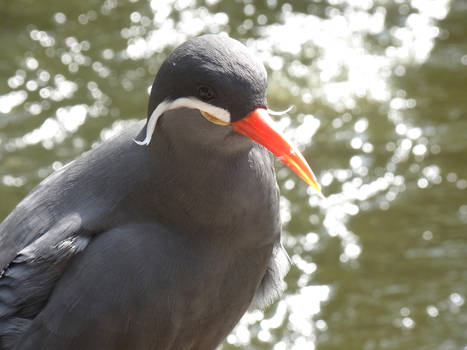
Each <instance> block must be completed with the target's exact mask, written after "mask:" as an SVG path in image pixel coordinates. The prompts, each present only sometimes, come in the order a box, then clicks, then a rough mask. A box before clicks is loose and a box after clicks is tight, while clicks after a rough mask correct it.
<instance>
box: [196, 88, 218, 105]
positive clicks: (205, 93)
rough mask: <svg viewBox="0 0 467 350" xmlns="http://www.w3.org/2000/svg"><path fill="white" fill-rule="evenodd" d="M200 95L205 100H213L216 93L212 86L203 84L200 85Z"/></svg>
mask: <svg viewBox="0 0 467 350" xmlns="http://www.w3.org/2000/svg"><path fill="white" fill-rule="evenodd" d="M198 96H199V98H201V99H202V100H203V101H209V100H212V99H213V98H214V97H216V94H215V92H214V90H213V89H212V88H211V87H209V86H206V85H201V86H199V87H198Z"/></svg>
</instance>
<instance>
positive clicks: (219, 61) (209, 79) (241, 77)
mask: <svg viewBox="0 0 467 350" xmlns="http://www.w3.org/2000/svg"><path fill="white" fill-rule="evenodd" d="M266 88H267V75H266V70H265V69H264V66H263V64H262V63H261V62H260V61H259V60H258V58H257V57H255V56H254V55H253V54H252V53H251V52H250V51H249V50H248V49H247V48H246V46H244V45H243V44H241V43H240V42H239V41H237V40H234V39H231V38H229V37H227V36H224V35H211V34H210V35H203V36H200V37H197V38H193V39H190V40H188V41H186V42H185V43H183V44H182V45H180V46H178V47H177V48H176V49H175V50H174V51H172V53H171V54H170V55H169V56H168V57H167V59H166V60H165V61H164V63H163V64H162V66H161V68H160V70H159V72H158V73H157V75H156V79H155V80H154V84H153V86H152V91H151V96H150V99H149V106H148V117H149V116H150V115H151V114H152V112H153V110H154V109H155V108H156V107H157V106H158V105H159V104H160V103H161V102H162V101H164V100H172V101H173V100H175V99H177V98H180V97H196V98H198V99H200V100H202V101H205V102H207V103H209V104H212V105H215V106H217V107H221V108H223V109H226V110H228V111H229V112H230V119H231V121H232V122H234V121H237V120H240V119H242V118H244V117H246V116H247V115H248V114H249V113H250V112H252V111H253V110H254V109H256V108H258V107H266Z"/></svg>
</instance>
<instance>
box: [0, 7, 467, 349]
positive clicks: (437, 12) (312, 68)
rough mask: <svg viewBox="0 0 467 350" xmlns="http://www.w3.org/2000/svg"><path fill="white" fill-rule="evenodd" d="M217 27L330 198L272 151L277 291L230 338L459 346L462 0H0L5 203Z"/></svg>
mask: <svg viewBox="0 0 467 350" xmlns="http://www.w3.org/2000/svg"><path fill="white" fill-rule="evenodd" d="M218 32H225V33H228V34H229V35H230V36H232V37H234V38H237V39H239V40H241V41H242V42H243V43H245V44H246V45H247V46H249V47H250V48H251V49H252V50H254V51H255V52H257V54H258V55H259V56H260V57H261V58H262V60H263V61H264V63H265V65H266V67H267V70H268V73H269V86H270V87H269V95H268V99H269V104H270V107H271V108H272V109H276V110H281V109H285V108H286V107H288V106H289V105H291V104H293V105H295V109H294V110H293V111H291V112H289V113H288V115H287V116H285V117H283V118H281V119H280V121H279V124H280V127H281V128H283V129H284V130H286V132H287V133H288V134H289V135H290V137H291V138H293V139H294V140H295V141H296V142H297V143H298V144H299V145H300V147H301V148H302V149H303V151H304V154H305V156H306V158H307V159H308V160H309V161H310V163H311V165H312V167H313V169H314V170H315V173H316V174H317V175H318V177H319V179H320V181H321V184H322V186H323V191H324V193H325V195H326V199H325V200H319V199H318V198H317V197H316V196H315V195H313V193H312V191H311V190H310V189H309V188H307V187H306V185H305V184H304V183H303V182H301V181H300V180H299V179H298V177H297V176H296V175H295V174H293V173H292V172H291V171H289V170H288V169H286V168H284V167H282V165H281V164H280V163H279V162H278V163H277V169H278V177H279V180H280V186H281V189H282V195H283V201H282V218H283V221H284V244H285V246H286V248H287V250H288V252H289V254H290V256H291V259H292V261H293V263H294V264H293V266H292V269H291V271H290V273H289V275H288V277H287V289H286V292H285V294H284V295H283V297H282V298H281V300H279V301H278V302H276V303H275V304H273V305H272V306H271V307H269V308H268V309H266V310H263V311H259V310H251V311H250V312H249V313H248V314H247V315H245V317H244V318H243V319H242V321H241V322H240V324H239V325H238V326H237V327H236V329H235V330H234V332H233V333H232V334H231V335H230V336H229V337H228V338H227V340H226V343H225V344H224V345H223V347H222V349H223V350H232V349H240V348H241V349H252V350H253V349H254V350H259V349H273V350H285V349H293V350H313V349H319V350H327V349H346V350H353V349H355V350H357V349H358V350H360V349H361V350H370V349H424V350H425V349H427V350H428V349H443V350H450V349H464V350H466V349H467V307H466V304H465V298H466V297H467V232H466V231H467V34H466V33H467V1H465V0H397V1H389V0H313V1H304V0H302V1H294V2H285V1H282V0H266V1H251V0H205V1H202V0H198V1H196V0H164V1H162V0H153V1H143V0H139V1H138V0H132V1H123V0H105V1H98V0H82V1H74V2H71V1H57V0H41V1H33V0H15V1H8V0H0V44H1V45H0V47H1V50H0V219H3V218H4V217H5V216H6V215H7V214H8V213H9V212H10V211H11V210H12V209H13V207H14V206H15V205H16V204H17V203H18V202H19V201H20V200H21V199H22V198H23V197H24V196H25V195H26V194H27V193H28V192H29V191H30V190H31V189H32V187H33V186H35V185H36V184H37V183H38V182H40V181H41V180H42V179H43V178H45V177H46V176H47V175H49V174H50V173H51V172H53V171H54V170H56V169H59V168H60V167H62V166H63V165H64V164H66V163H67V162H69V161H71V160H73V159H74V158H75V157H77V156H78V155H79V154H81V153H82V152H83V151H85V150H87V149H89V148H91V147H93V146H94V145H96V144H98V143H100V142H102V141H103V140H105V139H107V138H109V137H111V135H113V134H115V133H116V132H118V131H119V130H121V129H123V128H125V127H126V126H127V125H128V123H130V122H132V121H134V120H137V119H141V118H144V117H145V116H146V115H145V113H146V103H147V98H148V89H149V86H150V85H151V83H152V80H153V78H154V75H155V73H156V72H157V70H158V67H159V65H160V64H161V62H162V60H163V59H164V57H165V56H166V55H167V54H168V53H169V52H170V50H171V49H172V48H173V47H174V46H176V45H178V44H180V43H181V42H183V41H184V40H185V39H186V38H188V37H192V36H196V35H199V34H202V33H218Z"/></svg>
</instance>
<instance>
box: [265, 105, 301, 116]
mask: <svg viewBox="0 0 467 350" xmlns="http://www.w3.org/2000/svg"><path fill="white" fill-rule="evenodd" d="M294 107H295V106H293V105H292V106H290V107H289V108H287V109H285V110H283V111H277V112H276V111H273V110H272V109H269V108H268V113H269V114H270V115H284V114H286V113H289V112H290V111H291V110H292V109H294Z"/></svg>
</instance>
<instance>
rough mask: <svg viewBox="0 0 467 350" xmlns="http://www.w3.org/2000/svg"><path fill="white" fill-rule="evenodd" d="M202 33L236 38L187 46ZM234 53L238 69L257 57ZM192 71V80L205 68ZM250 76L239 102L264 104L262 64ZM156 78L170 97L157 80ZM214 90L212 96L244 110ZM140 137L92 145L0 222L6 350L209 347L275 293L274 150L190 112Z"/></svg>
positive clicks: (1, 325)
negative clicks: (253, 306) (144, 141)
mask: <svg viewBox="0 0 467 350" xmlns="http://www.w3.org/2000/svg"><path fill="white" fill-rule="evenodd" d="M199 40H202V41H203V40H204V41H206V43H205V44H204V45H207V46H209V45H213V47H215V48H216V50H220V51H219V52H220V53H222V50H223V48H222V45H220V48H219V44H218V42H219V40H220V42H222V43H223V45H224V46H228V45H229V42H230V41H232V42H233V40H232V39H228V38H221V39H219V37H218V36H205V37H202V38H201V39H199V38H198V39H195V40H194V41H191V42H190V43H191V44H193V42H194V43H196V42H197V41H199ZM185 45H187V44H185ZM235 45H238V44H237V43H236V44H235ZM188 46H189V45H188ZM179 50H180V49H179ZM175 52H176V57H177V59H180V56H179V55H180V53H178V54H177V51H175ZM200 52H202V53H203V54H204V53H205V52H206V51H205V50H203V49H200ZM245 52H246V51H245ZM189 54H190V55H191V56H193V55H195V54H196V49H195V50H191V51H190V52H189ZM216 55H217V56H218V55H219V54H216ZM216 55H214V57H217V56H216ZM242 55H243V53H242ZM235 59H237V61H238V62H237V61H235ZM235 59H233V60H230V61H227V62H228V64H230V65H232V67H230V68H229V69H230V70H232V69H234V68H235V67H236V66H237V65H238V64H239V62H247V63H246V65H247V66H248V67H254V66H255V65H256V63H251V62H250V61H249V60H248V59H247V58H245V57H243V56H242V57H241V58H239V57H237V56H235ZM169 61H170V60H169ZM216 64H217V63H216ZM197 68H199V72H198V73H196V74H194V75H192V76H191V78H190V79H192V80H193V81H196V84H198V83H199V81H198V80H201V79H202V77H203V72H206V70H205V69H203V68H200V67H197ZM237 68H238V67H237ZM207 69H208V71H209V72H211V71H212V70H211V69H209V68H207ZM263 70H264V68H263ZM218 72H221V69H220V68H219V67H218ZM253 73H255V71H253V70H252V71H251V72H249V73H248V74H247V75H246V76H248V75H253V76H254V78H251V79H250V80H251V81H252V83H251V84H252V87H251V91H256V95H254V96H251V98H249V97H248V96H247V95H245V96H244V95H242V94H239V95H238V96H240V97H238V98H239V101H237V102H238V104H240V105H243V106H245V105H248V104H250V105H251V106H253V107H257V104H258V103H259V102H258V101H260V100H262V101H263V102H264V101H265V97H264V92H265V86H264V89H263V90H261V89H262V88H258V81H262V80H263V78H264V77H263V75H262V74H263V73H264V72H263V71H261V70H259V71H258V74H256V75H255V74H253ZM164 74H166V72H165V71H164V70H163V68H161V72H160V73H159V75H164ZM216 74H218V73H216ZM217 79H218V80H219V79H220V77H219V78H217ZM232 79H234V80H235V78H232ZM248 79H249V78H248V77H246V78H245V76H242V77H241V78H238V79H237V82H238V80H240V82H238V83H239V84H240V85H242V86H243V85H244V84H247V83H248ZM224 83H225V82H222V83H220V82H219V81H217V80H216V79H214V80H211V81H209V84H210V85H212V86H213V87H214V88H216V89H217V88H218V87H219V84H221V85H222V86H223V84H224ZM178 84H180V85H181V86H183V89H182V91H181V92H179V93H178V95H177V92H176V91H175V90H173V89H176V87H173V88H171V89H172V90H170V91H166V93H167V94H174V96H172V98H174V97H179V96H185V95H186V94H187V90H186V88H187V86H189V85H190V83H189V82H188V81H186V80H185V81H184V80H183V79H182V78H179V80H178ZM154 86H155V87H158V90H159V92H158V93H160V94H162V95H164V87H163V86H158V81H157V77H156V82H155V84H154ZM232 86H235V84H233V85H232ZM232 89H234V90H233V91H235V88H234V87H233V88H232ZM242 91H243V90H242ZM216 92H218V94H219V100H214V101H213V103H215V104H217V105H219V106H222V107H224V108H230V109H229V110H230V111H231V112H232V115H235V113H236V112H235V111H232V108H233V107H229V106H226V105H225V104H224V102H225V101H224V98H223V96H224V95H223V92H222V89H221V88H219V90H216ZM230 93H231V92H230ZM252 93H253V92H252ZM154 94H155V92H153V95H152V96H151V99H150V107H149V109H150V112H151V108H152V109H154V108H155V107H154V106H155V100H154V99H155V98H156V97H154ZM243 100H245V101H243ZM251 100H252V101H253V102H251ZM254 101H256V102H254ZM159 103H160V101H159ZM151 105H153V106H152V107H151ZM242 108H243V107H242ZM144 133H145V124H144V123H143V122H140V123H137V124H135V125H134V126H133V127H131V128H129V129H127V130H125V131H124V132H123V133H122V134H120V135H118V136H116V137H114V138H113V139H111V140H109V141H107V142H104V143H103V144H101V145H100V146H99V147H97V148H95V149H93V150H91V151H89V152H86V153H84V154H83V155H82V156H80V157H79V158H78V159H76V160H75V161H73V162H72V163H70V164H69V165H67V166H65V167H64V168H63V169H61V170H60V171H58V172H56V173H55V174H52V175H51V176H49V177H48V178H47V179H45V180H44V181H43V182H42V183H41V184H39V185H38V186H37V187H36V188H35V189H34V190H33V191H32V192H31V193H30V194H29V195H28V196H27V197H26V198H25V199H24V200H23V201H22V202H20V203H19V204H18V206H17V207H16V208H15V209H14V210H13V212H12V213H11V214H10V215H9V216H8V217H7V218H6V219H5V221H3V223H1V224H0V271H1V275H0V276H1V277H0V350H13V349H15V350H29V349H34V350H41V349H42V350H45V349H47V350H55V349H57V350H58V349H70V350H73V349H99V350H107V349H109V350H110V349H142V350H143V349H144V350H149V349H151V350H169V349H171V350H175V349H177V350H185V349H186V350H196V349H203V350H209V349H214V348H215V347H216V346H217V345H218V344H219V343H220V342H221V341H222V340H223V339H224V338H225V336H226V335H227V334H228V333H229V332H230V331H231V329H232V328H233V327H234V325H235V324H236V323H237V322H238V320H239V319H240V317H241V316H242V315H243V313H244V312H245V311H246V310H247V308H248V307H249V306H250V304H251V303H252V300H253V299H254V298H255V301H256V302H257V303H262V302H263V303H264V302H267V301H268V300H270V299H271V298H272V297H273V296H274V295H275V294H277V292H278V289H279V288H280V283H281V276H282V274H283V271H280V270H281V268H280V266H279V262H278V261H279V260H280V259H281V257H282V258H283V254H284V253H283V251H282V249H281V246H280V220H279V192H278V188H277V184H276V180H275V175H274V168H273V158H272V156H271V155H270V153H269V152H268V151H267V150H266V149H264V148H263V147H262V146H260V145H258V144H256V143H254V142H253V141H251V140H250V139H248V138H246V137H244V136H242V135H240V134H238V133H235V132H234V131H233V130H232V128H231V127H230V126H219V125H215V124H212V123H211V122H209V121H207V120H206V119H205V118H203V117H202V116H201V114H200V112H199V111H198V110H195V109H187V108H179V109H175V110H172V111H169V112H166V113H164V115H163V116H162V117H161V118H160V120H159V122H158V125H157V128H156V129H155V133H154V135H153V138H152V141H151V143H150V144H149V145H148V146H139V145H137V144H136V143H135V142H133V139H134V138H137V139H141V138H143V137H144ZM255 295H256V297H255Z"/></svg>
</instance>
